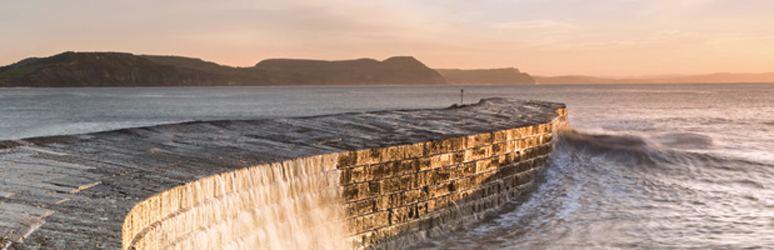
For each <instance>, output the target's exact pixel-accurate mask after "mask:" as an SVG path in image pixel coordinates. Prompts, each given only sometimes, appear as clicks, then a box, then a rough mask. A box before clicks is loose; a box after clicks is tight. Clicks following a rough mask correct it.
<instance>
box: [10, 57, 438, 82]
mask: <svg viewBox="0 0 774 250" xmlns="http://www.w3.org/2000/svg"><path fill="white" fill-rule="evenodd" d="M445 83H446V82H445V81H444V79H443V78H442V77H441V76H440V75H438V73H437V72H435V71H433V70H432V69H430V68H428V67H427V66H425V65H424V64H422V63H421V62H419V61H418V60H416V59H414V58H412V57H393V58H389V59H387V60H384V61H382V62H379V61H376V60H373V59H360V60H351V61H311V60H287V59H275V60H266V61H263V62H261V63H259V64H258V65H256V66H255V67H244V68H239V67H230V66H224V65H219V64H216V63H212V62H206V61H203V60H201V59H196V58H186V57H177V56H149V55H133V54H129V53H117V52H65V53H61V54H58V55H54V56H51V57H46V58H28V59H24V60H21V61H19V62H17V63H15V64H11V65H8V66H4V67H0V87H134V86H282V85H320V84H342V85H368V84H407V85H409V84H445Z"/></svg>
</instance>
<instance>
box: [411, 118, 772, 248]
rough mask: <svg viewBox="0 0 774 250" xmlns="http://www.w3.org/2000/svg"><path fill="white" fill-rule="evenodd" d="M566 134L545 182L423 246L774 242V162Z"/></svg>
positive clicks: (697, 144)
mask: <svg viewBox="0 0 774 250" xmlns="http://www.w3.org/2000/svg"><path fill="white" fill-rule="evenodd" d="M665 137H668V138H672V139H671V140H672V141H671V142H666V138H656V139H655V140H650V139H644V138H642V137H638V136H633V135H609V134H587V133H582V132H578V131H570V132H567V133H565V134H564V135H562V136H561V137H560V139H559V140H557V144H556V145H555V150H554V153H553V154H552V156H551V160H550V161H549V163H548V164H547V166H546V169H545V170H544V173H543V175H542V177H541V180H540V183H539V184H538V187H537V188H536V190H535V191H534V192H532V193H531V194H530V195H528V196H527V197H524V198H522V199H521V200H517V201H514V202H512V204H509V205H506V206H505V207H504V208H503V211H502V212H501V213H500V214H499V215H497V216H495V217H492V218H488V219H485V220H484V221H482V222H480V223H477V224H475V225H472V226H470V227H468V228H464V229H461V230H459V231H458V232H456V233H455V234H452V235H450V236H448V237H444V238H439V239H429V240H427V241H425V242H422V243H420V244H419V245H418V247H419V248H423V249H482V248H483V249H621V248H624V249H674V248H695V249H716V248H721V249H727V248H730V249H743V248H767V247H772V246H774V226H772V221H774V212H772V211H774V188H773V187H774V182H773V180H774V166H773V165H768V164H765V163H759V162H754V161H749V160H744V159H735V158H730V157H722V156H718V155H713V154H710V153H703V152H693V151H690V150H682V149H703V148H706V147H710V146H712V145H713V143H714V142H713V140H712V139H711V138H708V137H705V136H701V135H696V134H672V135H665Z"/></svg>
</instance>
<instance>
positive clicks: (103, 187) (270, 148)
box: [0, 99, 564, 249]
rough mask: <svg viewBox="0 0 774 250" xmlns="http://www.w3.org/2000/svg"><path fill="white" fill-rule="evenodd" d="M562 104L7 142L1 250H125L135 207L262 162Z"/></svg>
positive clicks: (542, 116)
mask: <svg viewBox="0 0 774 250" xmlns="http://www.w3.org/2000/svg"><path fill="white" fill-rule="evenodd" d="M563 107H564V105H563V104H558V103H548V102H539V101H519V100H509V99H486V100H482V101H481V102H479V103H478V104H473V105H466V106H462V107H452V108H447V109H435V110H398V111H380V112H366V113H347V114H336V115H325V116H314V117H300V118H283V119H264V120H250V121H212V122H191V123H184V124H174V125H162V126H154V127H145V128H132V129H123V130H117V131H110V132H102V133H94V134H84V135H72V136H59V137H45V138H33V139H27V140H17V141H3V142H0V249H1V248H3V247H6V248H8V249H17V248H21V249H29V248H31V249H36V248H37V249H101V248H105V249H120V248H121V228H122V224H123V219H124V217H125V216H126V214H127V213H128V212H129V210H130V209H131V208H132V207H133V206H134V204H136V203H137V202H139V201H141V200H143V199H145V198H147V197H150V196H152V195H153V194H156V193H159V192H161V191H164V190H166V189H169V188H171V187H174V186H178V185H181V184H183V183H186V182H189V181H192V180H197V179H200V178H202V177H205V176H208V175H212V174H215V173H219V172H223V171H229V170H234V169H239V168H244V167H249V166H254V165H257V164H261V163H267V162H274V161H279V160H287V159H292V158H298V157H305V156H312V155H319V154H327V153H337V152H346V151H352V150H361V149H368V148H381V147H388V146H396V145H407V144H414V143H418V142H425V141H435V140H442V139H448V138H453V137H459V136H466V135H473V134H480V133H487V132H492V131H498V130H503V129H508V128H514V127H520V126H527V125H535V124H542V123H547V122H550V121H551V120H552V119H554V118H556V117H557V113H556V110H557V109H559V108H563Z"/></svg>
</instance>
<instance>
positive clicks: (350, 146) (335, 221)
mask: <svg viewBox="0 0 774 250" xmlns="http://www.w3.org/2000/svg"><path fill="white" fill-rule="evenodd" d="M566 121H567V114H566V109H565V107H564V105H562V104H557V103H548V102H538V101H518V100H508V99H487V100H482V101H481V102H479V103H478V104H473V105H466V106H462V107H452V108H448V109H438V110H404V111H381V112H368V113H349V114H337V115H326V116H316V117H302V118H284V119H268V120H256V121H217V122H195V123H187V124H176V125H163V126H156V127H148V128H137V129H126V130H119V131H113V132H105V133H97V134H89V135H76V136H63V137H50V138H38V139H30V140H24V141H9V142H3V143H0V157H2V158H0V159H2V160H1V161H0V164H2V166H3V167H4V168H3V169H4V170H5V171H0V177H3V180H8V181H5V182H0V213H2V214H4V215H8V216H3V217H0V239H1V240H0V242H3V244H5V246H3V247H11V249H12V248H13V247H17V246H21V247H22V248H25V247H34V248H55V249H58V248H109V249H115V248H124V249H218V248H228V249H256V248H258V249H347V248H396V247H401V246H406V245H408V244H411V243H413V242H416V240H417V239H420V238H424V237H427V236H432V235H436V234H438V233H441V232H444V231H446V230H448V229H453V228H456V227H458V226H459V225H462V224H465V223H468V222H472V221H475V220H476V219H477V218H480V217H482V216H484V215H487V214H490V213H492V212H494V210H495V209H496V208H497V207H498V206H500V205H501V204H503V203H504V202H507V201H508V200H510V199H511V198H513V197H516V196H518V195H520V194H522V193H523V192H524V191H525V190H526V189H527V188H528V187H529V186H530V185H531V184H532V182H533V180H534V177H535V175H536V174H537V173H538V172H539V171H540V168H541V166H542V165H543V163H544V162H545V161H546V159H547V156H548V154H549V153H550V151H551V142H552V141H553V139H554V138H555V136H556V131H558V130H562V129H566V127H567V123H566ZM25 209H26V210H25ZM95 246H96V247H95Z"/></svg>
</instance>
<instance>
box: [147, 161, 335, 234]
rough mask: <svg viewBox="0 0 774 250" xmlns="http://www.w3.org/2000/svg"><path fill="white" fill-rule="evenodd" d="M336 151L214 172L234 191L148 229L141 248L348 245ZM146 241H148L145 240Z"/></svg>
mask: <svg viewBox="0 0 774 250" xmlns="http://www.w3.org/2000/svg"><path fill="white" fill-rule="evenodd" d="M336 162H337V160H336V157H335V155H333V156H331V155H326V156H313V157H307V158H300V159H294V160H288V161H283V162H278V163H272V164H267V165H262V166H255V167H252V168H249V170H248V171H237V172H236V173H239V174H225V175H215V176H212V177H208V178H215V180H214V183H216V184H215V185H214V186H208V185H198V186H195V188H193V189H191V190H192V191H193V192H194V193H193V194H189V195H193V196H196V195H202V194H204V193H206V192H208V190H207V189H208V188H216V189H220V190H231V191H232V192H230V193H227V194H225V195H221V196H216V197H213V198H210V199H207V200H205V201H204V202H201V203H198V204H195V205H194V206H193V207H190V208H187V209H185V210H182V211H178V212H176V213H173V214H172V215H170V216H168V217H167V218H165V219H163V220H161V221H160V222H159V223H156V225H155V226H153V228H152V229H150V230H147V231H146V232H145V233H144V235H143V236H142V237H141V238H142V239H140V240H139V242H137V243H138V244H136V245H135V246H136V247H137V248H138V249H347V248H350V246H349V245H348V241H347V236H348V232H347V230H346V228H347V227H346V224H344V220H343V218H344V212H343V205H342V204H343V203H342V202H341V199H340V197H341V195H340V188H339V187H338V186H339V177H340V175H339V171H338V170H336ZM143 241H144V242H143Z"/></svg>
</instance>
